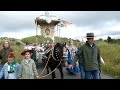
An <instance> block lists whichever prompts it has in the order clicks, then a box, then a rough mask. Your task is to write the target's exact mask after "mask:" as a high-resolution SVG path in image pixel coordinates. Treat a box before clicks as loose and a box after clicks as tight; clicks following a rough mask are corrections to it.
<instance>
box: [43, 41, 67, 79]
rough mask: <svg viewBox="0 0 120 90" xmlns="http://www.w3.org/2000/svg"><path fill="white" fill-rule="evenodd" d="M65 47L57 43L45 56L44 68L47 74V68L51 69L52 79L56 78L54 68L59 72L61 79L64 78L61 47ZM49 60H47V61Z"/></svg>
mask: <svg viewBox="0 0 120 90" xmlns="http://www.w3.org/2000/svg"><path fill="white" fill-rule="evenodd" d="M64 47H65V45H64V44H61V43H57V44H56V45H55V46H54V48H53V49H51V50H49V51H48V52H47V53H46V54H45V56H46V57H47V58H46V59H44V60H43V61H44V62H45V63H47V62H48V63H47V66H46V69H47V74H49V68H50V69H51V72H52V79H55V78H56V75H55V71H53V70H55V69H56V68H57V69H59V72H60V74H61V79H63V78H64V74H63V64H62V63H63V48H64ZM48 60H49V61H48Z"/></svg>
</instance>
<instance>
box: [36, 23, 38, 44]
mask: <svg viewBox="0 0 120 90" xmlns="http://www.w3.org/2000/svg"><path fill="white" fill-rule="evenodd" d="M37 33H38V30H37V21H36V44H37V43H38V35H37Z"/></svg>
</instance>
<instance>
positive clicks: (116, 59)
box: [97, 42, 120, 79]
mask: <svg viewBox="0 0 120 90" xmlns="http://www.w3.org/2000/svg"><path fill="white" fill-rule="evenodd" d="M97 45H98V46H99V48H100V51H101V56H102V57H103V59H104V61H105V65H104V66H102V71H103V73H105V74H108V75H110V76H113V77H114V78H119V79H120V45H118V44H108V43H106V42H99V43H97Z"/></svg>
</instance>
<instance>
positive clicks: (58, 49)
mask: <svg viewBox="0 0 120 90" xmlns="http://www.w3.org/2000/svg"><path fill="white" fill-rule="evenodd" d="M64 47H65V45H64V44H61V43H57V44H56V45H55V46H54V51H53V56H54V58H55V59H56V60H58V61H60V60H62V57H63V49H64Z"/></svg>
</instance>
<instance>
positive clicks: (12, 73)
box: [0, 52, 20, 79]
mask: <svg viewBox="0 0 120 90" xmlns="http://www.w3.org/2000/svg"><path fill="white" fill-rule="evenodd" d="M19 68H20V65H19V63H17V61H16V60H15V54H14V52H10V53H9V55H8V62H6V63H5V64H4V66H3V68H2V70H1V72H0V79H2V77H3V75H4V79H18V72H19Z"/></svg>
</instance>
